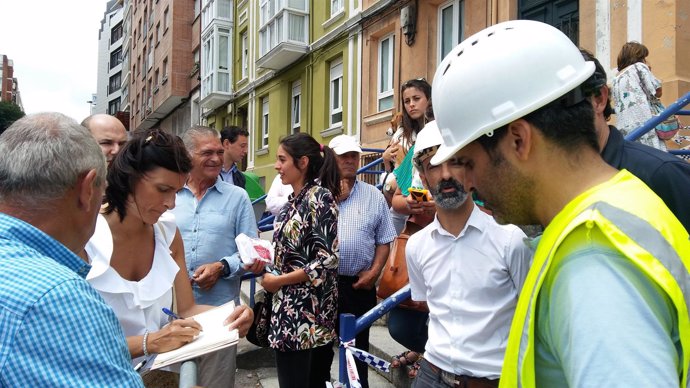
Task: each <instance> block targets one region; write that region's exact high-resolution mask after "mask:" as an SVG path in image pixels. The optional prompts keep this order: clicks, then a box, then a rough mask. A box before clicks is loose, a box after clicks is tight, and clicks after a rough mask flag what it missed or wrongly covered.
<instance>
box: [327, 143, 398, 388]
mask: <svg viewBox="0 0 690 388" xmlns="http://www.w3.org/2000/svg"><path fill="white" fill-rule="evenodd" d="M328 146H329V147H330V148H332V149H333V151H334V152H335V154H336V159H337V162H338V169H339V170H340V177H341V179H342V184H341V188H342V189H341V190H342V193H341V196H340V198H338V200H339V203H338V206H339V209H340V213H339V215H338V240H339V243H340V261H339V262H338V313H339V314H342V313H350V314H354V315H355V316H357V317H359V316H361V315H363V314H364V313H366V312H367V311H369V310H370V309H371V308H373V307H374V306H376V281H377V280H378V278H379V276H380V275H381V270H382V269H383V266H384V265H385V264H386V259H387V258H388V253H389V251H390V242H391V241H393V239H395V236H396V233H395V227H394V226H393V221H392V220H391V217H390V212H389V211H388V204H387V203H386V198H385V197H384V196H383V194H382V193H381V192H380V191H379V190H378V189H376V188H375V187H374V186H372V185H370V184H368V183H366V182H361V181H358V180H357V169H358V168H359V155H360V154H361V153H362V148H361V147H360V146H359V142H358V141H357V140H356V139H355V138H353V137H352V136H347V135H339V136H336V137H334V138H333V139H332V140H331V142H330V143H329V144H328ZM336 327H337V326H336ZM355 345H356V347H357V348H359V349H362V350H369V329H368V328H367V329H366V330H363V331H362V332H360V333H359V334H358V335H357V336H356V337H355ZM357 372H358V374H359V377H360V380H361V381H360V382H361V384H362V387H363V388H368V387H369V381H368V376H367V373H368V367H367V365H366V364H365V363H363V362H360V361H357Z"/></svg>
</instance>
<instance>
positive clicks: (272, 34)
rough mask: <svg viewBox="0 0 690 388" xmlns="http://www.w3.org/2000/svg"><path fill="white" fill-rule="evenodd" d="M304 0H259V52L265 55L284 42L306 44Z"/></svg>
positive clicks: (307, 14)
mask: <svg viewBox="0 0 690 388" xmlns="http://www.w3.org/2000/svg"><path fill="white" fill-rule="evenodd" d="M308 17H309V12H308V2H307V1H306V0H287V1H286V0H283V1H280V0H261V1H260V5H259V25H260V28H259V53H260V56H262V57H263V56H264V55H266V54H267V53H268V52H269V51H271V50H272V49H273V48H274V47H276V46H278V45H279V44H281V43H284V42H290V43H300V44H302V45H306V44H307V31H308V28H307V27H308V25H307V22H308Z"/></svg>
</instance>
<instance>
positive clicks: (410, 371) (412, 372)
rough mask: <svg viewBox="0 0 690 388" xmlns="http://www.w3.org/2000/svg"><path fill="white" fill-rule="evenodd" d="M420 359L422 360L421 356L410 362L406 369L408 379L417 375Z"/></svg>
mask: <svg viewBox="0 0 690 388" xmlns="http://www.w3.org/2000/svg"><path fill="white" fill-rule="evenodd" d="M421 360H422V357H421V356H419V357H418V358H417V361H415V362H414V363H412V365H410V367H409V369H408V370H407V377H409V378H410V379H414V378H415V377H417V372H419V368H420V365H419V362H420V361H421Z"/></svg>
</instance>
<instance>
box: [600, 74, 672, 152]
mask: <svg viewBox="0 0 690 388" xmlns="http://www.w3.org/2000/svg"><path fill="white" fill-rule="evenodd" d="M612 86H613V87H612V97H613V103H614V109H615V111H616V120H617V122H616V126H617V127H618V129H620V130H621V131H622V132H623V133H624V134H626V135H627V134H628V133H630V132H632V131H633V130H635V129H637V128H639V127H641V126H642V124H644V123H645V122H646V121H647V120H649V119H651V118H652V116H653V115H654V113H653V112H652V107H651V104H650V103H649V101H650V98H652V97H654V96H655V95H656V90H657V89H658V88H659V87H660V86H661V82H660V81H659V80H658V79H656V77H654V75H653V74H652V72H651V70H649V67H648V66H647V65H646V64H644V63H642V62H637V63H635V64H633V65H630V66H628V67H626V68H625V69H623V70H622V71H621V72H620V73H618V75H617V76H616V78H614V79H613V85H612ZM638 141H639V142H640V143H642V144H646V145H648V146H650V147H654V148H658V149H660V150H662V151H666V143H664V141H663V140H660V139H659V138H658V137H657V136H656V133H655V132H654V130H651V131H649V132H647V133H645V134H644V135H642V137H640V139H639V140H638Z"/></svg>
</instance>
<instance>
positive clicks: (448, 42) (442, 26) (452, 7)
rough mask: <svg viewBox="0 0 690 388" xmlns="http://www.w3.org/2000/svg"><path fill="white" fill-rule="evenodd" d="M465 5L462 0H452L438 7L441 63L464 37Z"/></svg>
mask: <svg viewBox="0 0 690 388" xmlns="http://www.w3.org/2000/svg"><path fill="white" fill-rule="evenodd" d="M463 6H464V2H463V1H462V0H452V1H449V2H447V3H445V4H443V5H441V6H440V7H439V8H438V25H439V28H438V43H439V44H438V53H439V57H438V62H439V63H440V62H441V60H443V58H445V56H446V55H448V53H449V52H450V50H452V49H453V47H455V46H457V45H458V43H460V42H462V40H463V38H464V36H463V32H462V25H463V23H462V19H463Z"/></svg>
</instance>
